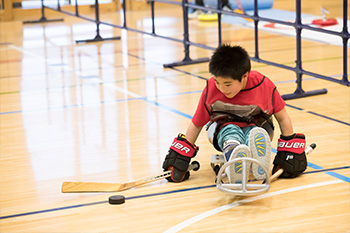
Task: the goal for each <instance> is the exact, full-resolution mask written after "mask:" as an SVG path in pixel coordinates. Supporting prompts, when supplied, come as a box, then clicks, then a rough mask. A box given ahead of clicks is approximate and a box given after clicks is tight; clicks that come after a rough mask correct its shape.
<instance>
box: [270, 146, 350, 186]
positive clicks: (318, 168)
mask: <svg viewBox="0 0 350 233" xmlns="http://www.w3.org/2000/svg"><path fill="white" fill-rule="evenodd" d="M272 152H273V153H275V154H276V153H277V150H276V149H275V148H272ZM307 166H309V167H311V168H313V169H316V171H312V172H305V173H304V174H307V173H315V172H317V170H322V171H326V170H328V169H324V168H323V167H321V166H318V165H316V164H313V163H310V162H307ZM345 168H349V167H348V166H346V167H342V169H345ZM331 170H338V169H336V168H334V169H331ZM326 174H328V175H330V176H333V177H335V178H337V179H340V180H343V181H345V182H348V183H350V178H349V177H346V176H343V175H340V174H338V173H335V172H326Z"/></svg>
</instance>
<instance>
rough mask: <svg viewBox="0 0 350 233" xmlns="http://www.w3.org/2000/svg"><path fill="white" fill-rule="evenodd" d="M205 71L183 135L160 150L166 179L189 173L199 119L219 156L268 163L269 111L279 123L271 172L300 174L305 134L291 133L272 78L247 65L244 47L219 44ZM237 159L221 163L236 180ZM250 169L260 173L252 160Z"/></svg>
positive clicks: (231, 179) (239, 175)
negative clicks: (207, 73)
mask: <svg viewBox="0 0 350 233" xmlns="http://www.w3.org/2000/svg"><path fill="white" fill-rule="evenodd" d="M209 71H210V73H211V74H213V77H212V78H210V79H209V80H208V81H207V85H206V87H205V88H204V90H203V92H202V95H201V98H200V100H199V103H198V106H197V109H196V112H195V114H194V116H193V118H192V121H191V123H190V125H189V126H188V128H187V131H186V134H185V135H186V136H185V135H183V134H179V135H178V137H177V138H175V139H174V142H173V143H172V145H171V146H170V149H169V152H168V154H167V155H166V158H165V161H164V163H163V169H164V170H172V175H171V177H169V178H168V180H169V181H174V182H181V181H183V180H186V179H188V178H189V172H188V171H187V169H188V165H189V163H190V160H191V158H193V157H194V156H195V155H196V154H197V151H198V149H199V148H198V147H197V146H196V145H195V142H196V140H197V138H198V136H199V133H200V132H201V130H202V128H203V127H204V126H205V125H207V134H208V138H209V141H210V142H211V143H212V144H213V146H214V147H215V149H217V150H218V151H222V152H223V154H224V158H225V162H228V161H230V160H231V159H234V158H238V157H252V158H254V159H257V160H258V161H260V162H261V163H262V164H264V165H265V166H266V168H269V167H270V154H271V140H272V137H273V132H274V126H273V122H272V115H274V117H275V118H276V120H277V122H278V124H279V126H280V129H281V136H280V138H279V140H278V146H277V151H278V152H277V155H276V157H275V160H274V162H273V163H274V168H273V172H276V171H277V170H278V169H279V168H283V169H284V170H285V171H284V173H282V175H281V177H285V178H292V177H296V176H298V175H300V174H301V173H302V172H303V171H304V170H305V169H306V166H307V162H306V157H305V136H304V135H303V134H295V133H294V131H293V126H292V122H291V119H290V118H289V115H288V113H287V111H286V109H285V105H286V104H285V102H284V100H283V99H282V98H281V96H280V94H279V93H278V91H277V89H276V86H275V85H274V84H273V83H272V81H271V80H269V79H268V78H267V77H265V76H263V75H262V74H260V73H259V72H257V71H251V64H250V58H249V55H248V53H247V52H246V51H245V50H244V49H243V48H242V47H240V46H231V45H221V46H219V47H218V48H217V49H216V51H215V52H214V54H213V56H212V57H211V59H210V62H209ZM208 122H209V123H208ZM207 123H208V124H207ZM241 164H242V163H241V162H237V163H235V164H234V166H229V167H228V168H227V169H226V171H225V172H226V174H227V176H228V179H229V182H230V183H240V182H241V180H242V171H241ZM251 169H252V174H253V176H254V177H255V178H256V179H258V180H262V179H265V178H266V174H265V172H264V170H263V169H262V168H261V167H259V166H258V165H257V164H255V163H253V164H252V165H251Z"/></svg>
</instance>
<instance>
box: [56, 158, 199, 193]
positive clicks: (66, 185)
mask: <svg viewBox="0 0 350 233" xmlns="http://www.w3.org/2000/svg"><path fill="white" fill-rule="evenodd" d="M198 169H199V163H198V162H193V163H192V164H190V165H189V167H188V170H189V171H190V170H195V171H196V170H198ZM169 176H171V171H165V172H163V173H161V174H159V175H156V176H150V177H147V178H144V179H140V180H136V181H132V182H127V183H121V184H118V183H100V182H70V181H66V182H63V184H62V193H82V192H85V193H88V192H118V191H123V190H127V189H130V188H133V187H136V186H140V185H143V184H147V183H150V182H153V181H156V180H161V179H164V178H167V177H169Z"/></svg>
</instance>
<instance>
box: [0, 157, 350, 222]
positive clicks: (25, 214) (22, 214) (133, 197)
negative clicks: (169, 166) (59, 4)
mask: <svg viewBox="0 0 350 233" xmlns="http://www.w3.org/2000/svg"><path fill="white" fill-rule="evenodd" d="M308 164H310V165H311V166H310V167H312V168H314V167H317V168H318V169H322V167H320V166H317V165H314V164H311V163H308ZM348 168H350V166H345V167H338V168H330V169H323V170H315V171H309V172H304V173H303V174H312V173H317V172H325V171H326V174H329V175H332V173H334V172H328V171H332V170H340V169H348ZM334 174H336V175H337V176H334V177H336V178H338V179H341V180H343V181H345V182H348V183H350V179H349V178H348V177H345V179H344V176H341V175H339V174H337V173H334ZM214 187H216V185H215V184H213V185H205V186H198V187H193V188H186V189H178V190H173V191H166V192H160V193H152V194H145V195H138V196H132V197H126V198H125V200H133V199H140V198H147V197H154V196H160V195H167V194H173V193H181V192H188V191H194V190H200V189H207V188H214ZM107 203H108V201H98V202H91V203H85V204H79V205H71V206H64V207H59V208H52V209H46V210H38V211H31V212H26V213H20V214H13V215H7V216H0V220H1V219H9V218H16V217H23V216H28V215H35V214H42V213H48V212H55V211H61V210H68V209H75V208H80V207H86V206H93V205H100V204H107Z"/></svg>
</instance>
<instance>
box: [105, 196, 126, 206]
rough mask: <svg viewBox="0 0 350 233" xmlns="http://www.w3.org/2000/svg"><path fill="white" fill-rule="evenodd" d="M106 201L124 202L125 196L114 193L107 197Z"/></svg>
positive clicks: (113, 203) (114, 203) (112, 203)
mask: <svg viewBox="0 0 350 233" xmlns="http://www.w3.org/2000/svg"><path fill="white" fill-rule="evenodd" d="M108 202H109V204H111V205H119V204H123V203H124V202H125V197H124V196H123V195H114V196H110V197H109V198H108Z"/></svg>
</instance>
